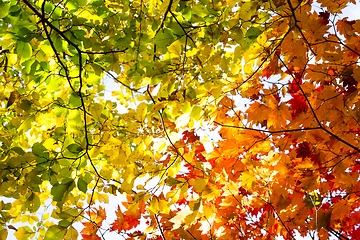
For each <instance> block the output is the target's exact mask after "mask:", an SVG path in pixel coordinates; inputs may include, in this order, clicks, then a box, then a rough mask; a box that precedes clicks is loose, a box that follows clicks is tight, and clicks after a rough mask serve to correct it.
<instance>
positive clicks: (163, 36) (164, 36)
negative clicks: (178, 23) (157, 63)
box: [154, 28, 176, 47]
mask: <svg viewBox="0 0 360 240" xmlns="http://www.w3.org/2000/svg"><path fill="white" fill-rule="evenodd" d="M175 40H176V36H174V34H173V33H172V31H170V30H169V29H167V28H165V29H162V30H160V31H159V32H158V34H157V35H156V37H155V39H154V44H156V45H157V46H160V47H166V46H169V45H170V44H171V43H172V42H174V41H175Z"/></svg>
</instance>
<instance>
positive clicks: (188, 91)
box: [186, 87, 196, 99]
mask: <svg viewBox="0 0 360 240" xmlns="http://www.w3.org/2000/svg"><path fill="white" fill-rule="evenodd" d="M186 95H187V96H189V97H190V98H191V99H195V98H196V92H195V90H194V89H193V88H192V87H188V88H187V89H186Z"/></svg>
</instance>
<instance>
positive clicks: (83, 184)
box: [77, 178, 88, 193]
mask: <svg viewBox="0 0 360 240" xmlns="http://www.w3.org/2000/svg"><path fill="white" fill-rule="evenodd" d="M87 185H88V184H87V182H85V181H84V179H82V178H79V179H78V182H77V187H78V189H79V190H80V191H82V192H83V193H86V192H87Z"/></svg>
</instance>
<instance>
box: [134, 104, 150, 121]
mask: <svg viewBox="0 0 360 240" xmlns="http://www.w3.org/2000/svg"><path fill="white" fill-rule="evenodd" d="M146 113H147V104H146V103H144V102H142V103H140V104H139V106H138V107H137V110H136V120H138V121H140V122H142V121H144V120H145V116H146Z"/></svg>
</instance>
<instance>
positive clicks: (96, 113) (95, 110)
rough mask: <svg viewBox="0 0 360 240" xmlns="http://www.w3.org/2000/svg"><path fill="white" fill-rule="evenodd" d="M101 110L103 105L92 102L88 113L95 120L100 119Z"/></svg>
mask: <svg viewBox="0 0 360 240" xmlns="http://www.w3.org/2000/svg"><path fill="white" fill-rule="evenodd" d="M102 110H103V106H102V105H101V104H99V103H93V104H92V105H91V106H90V113H91V115H92V116H93V118H95V119H96V120H100V119H101V113H102Z"/></svg>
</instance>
